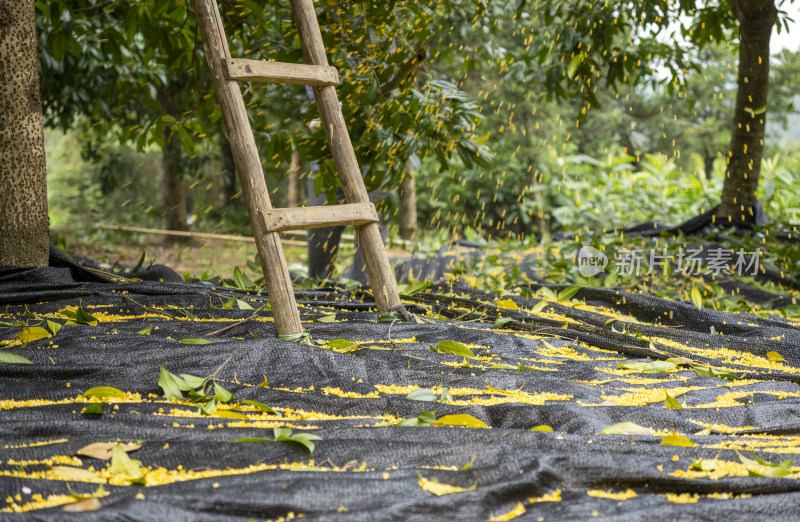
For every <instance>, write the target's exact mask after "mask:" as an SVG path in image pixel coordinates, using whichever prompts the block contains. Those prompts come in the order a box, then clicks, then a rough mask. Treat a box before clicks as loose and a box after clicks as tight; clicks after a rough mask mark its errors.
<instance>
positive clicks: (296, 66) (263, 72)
mask: <svg viewBox="0 0 800 522" xmlns="http://www.w3.org/2000/svg"><path fill="white" fill-rule="evenodd" d="M221 62H222V70H223V72H224V73H225V78H227V79H228V80H234V81H238V82H264V83H293V84H297V85H312V86H323V85H333V86H334V87H335V86H337V85H339V72H338V71H337V70H336V67H331V66H329V65H307V64H301V63H283V62H267V61H262V60H245V59H242V58H223V59H222V60H221Z"/></svg>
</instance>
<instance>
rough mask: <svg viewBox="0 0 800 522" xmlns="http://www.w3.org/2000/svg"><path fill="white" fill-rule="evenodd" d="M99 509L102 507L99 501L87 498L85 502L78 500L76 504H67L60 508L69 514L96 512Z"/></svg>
mask: <svg viewBox="0 0 800 522" xmlns="http://www.w3.org/2000/svg"><path fill="white" fill-rule="evenodd" d="M101 507H103V503H102V502H100V499H98V498H87V499H86V500H80V501H78V502H72V503H71V504H67V505H65V506H64V507H62V508H61V510H62V511H68V512H70V513H82V512H84V511H97V510H98V509H100V508H101Z"/></svg>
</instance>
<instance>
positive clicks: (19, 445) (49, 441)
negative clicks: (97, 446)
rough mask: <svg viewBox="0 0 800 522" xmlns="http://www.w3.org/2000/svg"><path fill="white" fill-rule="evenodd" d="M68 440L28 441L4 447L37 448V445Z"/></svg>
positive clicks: (66, 440) (4, 447)
mask: <svg viewBox="0 0 800 522" xmlns="http://www.w3.org/2000/svg"><path fill="white" fill-rule="evenodd" d="M68 441H69V439H55V440H40V441H35V442H28V443H26V444H6V445H4V446H3V449H20V448H35V447H37V446H49V445H50V444H63V443H64V442H68Z"/></svg>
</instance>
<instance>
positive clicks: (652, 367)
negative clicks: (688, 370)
mask: <svg viewBox="0 0 800 522" xmlns="http://www.w3.org/2000/svg"><path fill="white" fill-rule="evenodd" d="M675 368H677V366H676V365H675V363H671V362H669V361H653V362H651V363H648V364H646V365H645V366H644V368H642V373H660V372H666V371H669V370H674V369H675Z"/></svg>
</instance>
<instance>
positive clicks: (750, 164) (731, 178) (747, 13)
mask: <svg viewBox="0 0 800 522" xmlns="http://www.w3.org/2000/svg"><path fill="white" fill-rule="evenodd" d="M731 7H732V9H733V12H734V14H735V15H736V18H737V19H738V20H739V41H740V43H739V76H738V80H737V82H738V90H737V93H736V112H735V114H734V119H733V135H732V137H731V146H730V150H729V152H728V166H727V169H726V172H725V184H724V185H723V188H722V199H721V202H720V207H719V210H718V211H717V223H718V224H720V225H722V226H725V225H727V224H735V225H742V224H752V223H753V222H754V220H755V212H754V211H753V205H755V202H756V189H757V188H758V178H759V174H760V173H761V156H762V154H763V151H764V129H765V126H766V121H767V113H766V107H767V90H768V89H769V39H770V36H771V34H772V27H773V26H774V25H775V22H776V21H777V19H778V10H777V9H776V8H775V2H774V0H731Z"/></svg>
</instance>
